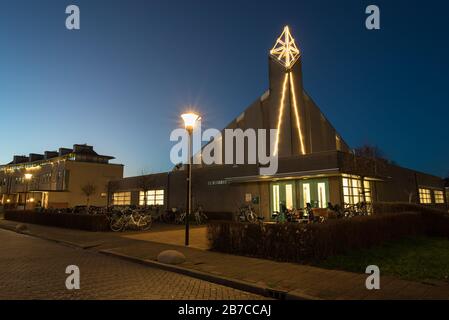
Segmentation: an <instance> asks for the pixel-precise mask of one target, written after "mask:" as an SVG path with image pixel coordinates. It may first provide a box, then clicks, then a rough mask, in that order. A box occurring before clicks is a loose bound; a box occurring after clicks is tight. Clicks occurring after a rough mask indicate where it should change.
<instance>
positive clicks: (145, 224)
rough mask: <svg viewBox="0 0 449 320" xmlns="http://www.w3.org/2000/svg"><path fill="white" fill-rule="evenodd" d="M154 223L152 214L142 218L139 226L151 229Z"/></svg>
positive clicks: (142, 228)
mask: <svg viewBox="0 0 449 320" xmlns="http://www.w3.org/2000/svg"><path fill="white" fill-rule="evenodd" d="M152 225H153V219H152V218H151V216H150V215H145V216H142V218H140V221H139V227H140V230H142V231H147V230H150V228H151V226H152Z"/></svg>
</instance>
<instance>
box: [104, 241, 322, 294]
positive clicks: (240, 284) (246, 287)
mask: <svg viewBox="0 0 449 320" xmlns="http://www.w3.org/2000/svg"><path fill="white" fill-rule="evenodd" d="M98 252H99V253H101V254H105V255H109V256H113V257H116V258H120V259H124V260H128V261H131V262H135V263H139V264H143V265H146V266H149V267H154V268H158V269H162V270H165V271H171V272H175V273H179V274H183V275H186V276H189V277H192V278H197V279H200V280H204V281H208V282H212V283H216V284H220V285H224V286H226V287H230V288H234V289H238V290H242V291H246V292H250V293H254V294H258V295H261V296H265V297H270V298H274V299H278V300H320V299H319V298H316V297H312V296H309V295H306V294H298V293H292V292H288V291H282V290H276V289H272V288H268V287H265V286H261V285H258V284H255V283H249V282H246V281H242V280H237V279H232V278H228V277H223V276H219V275H214V274H210V273H206V272H203V271H198V270H193V269H188V268H183V267H180V266H176V265H170V264H164V263H160V262H158V261H154V260H148V259H140V258H136V257H133V256H129V255H126V254H123V253H119V252H115V251H113V250H110V249H105V250H99V251H98Z"/></svg>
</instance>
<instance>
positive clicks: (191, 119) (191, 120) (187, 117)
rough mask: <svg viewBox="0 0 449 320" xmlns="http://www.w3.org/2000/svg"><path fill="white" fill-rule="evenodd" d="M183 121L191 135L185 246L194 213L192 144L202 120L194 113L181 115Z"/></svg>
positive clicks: (189, 142)
mask: <svg viewBox="0 0 449 320" xmlns="http://www.w3.org/2000/svg"><path fill="white" fill-rule="evenodd" d="M181 118H182V120H184V125H185V128H186V130H187V132H188V134H189V139H188V140H189V141H188V149H189V151H188V157H187V201H186V203H187V212H186V218H185V219H186V239H185V245H186V246H188V245H189V218H190V214H191V213H192V165H191V161H192V154H193V150H192V149H193V144H192V133H193V129H194V127H195V124H196V122H197V121H198V120H199V119H200V116H199V115H197V114H195V113H193V112H189V113H184V114H182V115H181Z"/></svg>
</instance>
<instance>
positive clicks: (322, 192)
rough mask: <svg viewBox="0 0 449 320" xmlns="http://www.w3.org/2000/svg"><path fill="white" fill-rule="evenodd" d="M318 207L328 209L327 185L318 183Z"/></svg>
mask: <svg viewBox="0 0 449 320" xmlns="http://www.w3.org/2000/svg"><path fill="white" fill-rule="evenodd" d="M317 186H318V206H319V207H320V208H326V207H327V197H326V183H324V182H318V184H317Z"/></svg>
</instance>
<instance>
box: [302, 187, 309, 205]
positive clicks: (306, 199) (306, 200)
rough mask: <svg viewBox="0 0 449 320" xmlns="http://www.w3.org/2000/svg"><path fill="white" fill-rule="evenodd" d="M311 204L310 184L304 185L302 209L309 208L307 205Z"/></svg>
mask: <svg viewBox="0 0 449 320" xmlns="http://www.w3.org/2000/svg"><path fill="white" fill-rule="evenodd" d="M308 203H310V183H303V184H302V207H303V208H305V207H307V204H308Z"/></svg>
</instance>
